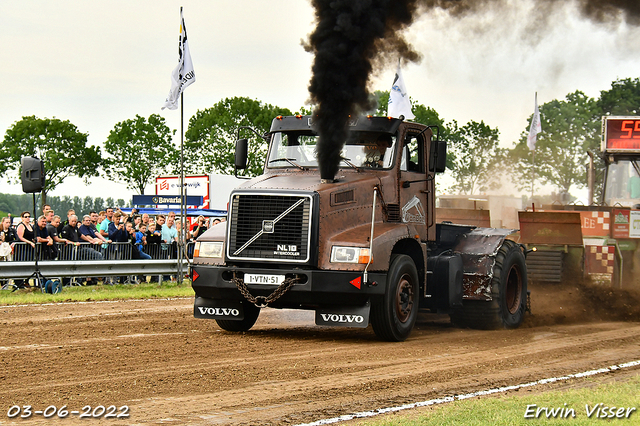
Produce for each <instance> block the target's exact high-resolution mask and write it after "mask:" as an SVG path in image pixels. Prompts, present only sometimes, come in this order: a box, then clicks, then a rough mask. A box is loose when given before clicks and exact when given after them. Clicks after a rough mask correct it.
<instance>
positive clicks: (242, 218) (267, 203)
mask: <svg viewBox="0 0 640 426" xmlns="http://www.w3.org/2000/svg"><path fill="white" fill-rule="evenodd" d="M229 222H230V223H229V244H228V249H227V256H228V257H229V259H238V260H265V261H283V260H285V261H289V262H307V261H308V260H309V245H310V244H309V239H310V236H311V232H310V231H311V197H310V196H308V195H280V194H274V195H268V194H243V193H235V194H234V195H233V196H232V198H231V215H230V218H229Z"/></svg>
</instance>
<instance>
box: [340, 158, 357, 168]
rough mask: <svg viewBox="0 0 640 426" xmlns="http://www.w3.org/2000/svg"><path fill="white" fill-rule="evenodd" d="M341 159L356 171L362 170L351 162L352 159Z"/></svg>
mask: <svg viewBox="0 0 640 426" xmlns="http://www.w3.org/2000/svg"><path fill="white" fill-rule="evenodd" d="M340 159H341V160H342V161H344V162H345V163H347V164H348V165H349V166H351V167H353V168H354V169H356V170H360V167H358V166H356V165H355V164H353V163H352V162H351V158H345V157H340Z"/></svg>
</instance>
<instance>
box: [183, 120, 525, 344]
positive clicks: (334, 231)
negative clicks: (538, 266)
mask: <svg viewBox="0 0 640 426" xmlns="http://www.w3.org/2000/svg"><path fill="white" fill-rule="evenodd" d="M347 135H348V136H347V137H346V140H345V141H344V144H343V146H342V148H341V149H340V152H339V161H340V165H339V168H338V172H337V174H336V175H335V177H334V179H330V180H327V179H321V178H320V174H319V171H318V156H317V154H316V153H317V147H318V144H321V143H322V140H321V137H320V136H319V135H318V133H317V132H316V130H315V129H314V123H313V117H311V116H300V115H298V116H286V117H285V116H279V117H276V118H275V119H274V120H273V123H272V126H271V129H270V132H269V133H268V135H267V137H266V139H267V140H268V141H269V150H268V154H267V158H266V161H265V166H264V173H263V174H262V175H260V176H258V177H256V178H253V179H251V180H248V181H247V182H246V183H244V184H242V185H241V186H240V187H238V188H236V189H235V190H234V191H233V192H232V193H231V196H230V200H229V213H228V220H227V222H226V225H217V226H214V227H212V228H211V229H209V230H208V231H207V232H206V233H205V234H204V235H202V236H201V237H200V238H199V239H198V241H197V242H196V247H195V254H194V261H193V268H192V274H193V276H192V280H193V288H194V291H195V293H196V298H195V303H194V315H195V316H196V317H198V318H209V319H215V320H216V321H217V323H218V325H219V326H220V327H221V328H223V329H225V330H229V331H245V330H248V329H249V328H251V327H252V326H253V324H254V323H255V321H256V319H257V317H258V314H259V311H260V309H261V308H263V307H266V306H269V307H272V308H293V309H308V310H314V311H315V313H316V317H315V318H316V324H318V325H325V326H347V327H362V328H364V327H367V326H368V325H369V324H371V325H372V327H373V330H374V332H375V333H376V334H377V335H378V336H379V337H380V338H382V339H384V340H391V341H400V340H404V339H406V338H407V337H408V335H409V334H410V332H411V330H412V328H413V325H414V323H415V319H416V316H417V313H418V310H420V309H425V310H430V311H432V312H447V313H451V314H452V315H453V316H454V318H458V320H459V322H465V321H466V322H469V323H475V322H476V321H475V320H474V319H473V318H472V317H474V315H475V314H474V315H472V317H469V316H468V315H466V314H465V312H467V310H465V309H463V305H464V303H463V298H464V297H465V294H466V295H467V298H468V299H469V301H468V304H469V306H472V305H474V302H476V301H478V302H482V303H485V307H488V306H489V305H492V303H490V302H491V301H495V300H496V299H500V298H502V300H503V305H505V306H506V305H507V304H509V306H507V307H501V308H500V309H499V310H500V313H499V315H500V316H501V317H500V319H499V322H500V324H501V325H509V326H517V325H519V323H520V322H521V321H522V318H521V317H522V315H523V314H524V312H523V310H524V306H525V299H526V269H525V266H524V255H523V252H522V250H521V249H520V248H519V247H518V246H517V245H516V244H515V243H511V242H507V243H505V237H506V235H508V234H509V233H511V232H512V231H513V230H509V231H503V230H488V229H484V228H482V229H481V228H478V229H476V228H475V227H470V226H456V225H453V224H436V223H435V175H436V173H437V172H441V171H444V165H445V160H446V144H445V143H444V142H443V141H439V140H437V139H435V140H434V139H432V136H433V133H432V130H431V128H430V127H428V126H424V125H422V124H418V123H411V122H405V121H403V120H400V119H395V118H387V117H371V116H367V117H358V118H354V119H352V120H350V121H349V123H348V132H347ZM245 144H246V141H239V142H238V149H237V151H236V165H237V166H239V167H240V168H241V167H243V164H245V162H246V160H244V159H243V157H246V145H245ZM505 246H506V248H505ZM500 250H502V252H504V253H502V252H500ZM518 253H519V254H518ZM505 256H507V257H509V259H508V265H506V267H508V268H509V273H508V274H503V275H505V276H507V277H510V279H511V281H510V282H511V283H512V285H511V288H510V293H509V295H506V293H505V295H503V296H500V294H497V295H494V294H493V293H494V290H498V287H499V286H498V285H497V284H496V285H495V286H494V285H493V284H492V281H493V280H494V275H495V274H494V271H493V267H494V264H495V263H496V260H497V259H498V258H499V257H500V258H501V259H502V258H504V257H505ZM503 260H504V259H502V260H501V265H500V266H499V267H502V263H504V262H503ZM465 263H466V266H465ZM514 265H515V266H514ZM505 280H508V278H505ZM465 286H466V288H465ZM506 286H507V284H505V285H504V286H503V287H505V289H503V292H506V291H507V290H506ZM493 287H495V289H493V290H492V288H493ZM467 293H468V294H467ZM508 298H510V302H508V303H507V302H504V300H506V299H508ZM494 308H495V306H494ZM470 309H471V310H472V311H473V309H472V308H470ZM481 310H482V309H481ZM505 312H506V313H505ZM467 313H468V312H467ZM491 315H493V316H491ZM489 317H491V318H489ZM505 318H506V319H505ZM495 320H496V315H495V314H490V315H488V316H487V321H485V323H486V324H489V323H491V324H493V323H495ZM505 321H506V324H505ZM480 323H482V321H481V322H480Z"/></svg>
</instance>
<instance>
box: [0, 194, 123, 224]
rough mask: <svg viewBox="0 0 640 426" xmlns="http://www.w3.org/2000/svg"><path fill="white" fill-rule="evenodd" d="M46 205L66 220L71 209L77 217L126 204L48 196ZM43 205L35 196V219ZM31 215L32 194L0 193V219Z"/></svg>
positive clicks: (86, 198) (108, 200)
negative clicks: (10, 216)
mask: <svg viewBox="0 0 640 426" xmlns="http://www.w3.org/2000/svg"><path fill="white" fill-rule="evenodd" d="M46 203H47V204H49V205H50V206H51V208H52V209H53V211H55V213H56V214H57V215H58V216H60V217H61V218H62V220H66V218H67V211H69V210H70V209H73V210H74V211H75V212H76V214H77V215H78V217H82V215H84V214H88V213H89V212H91V211H95V212H99V211H101V210H106V208H107V207H125V206H126V205H127V203H126V202H125V200H123V199H117V200H114V199H113V198H111V197H108V198H106V199H104V198H101V197H95V198H93V197H84V198H81V197H78V196H75V197H69V196H66V195H65V196H62V197H58V196H50V197H48V198H47V201H46ZM43 205H44V203H43V202H42V199H41V198H40V197H39V196H38V195H36V217H37V216H39V215H40V214H42V207H43ZM25 211H27V212H31V213H33V195H32V194H19V195H16V194H2V193H0V217H5V216H7V214H11V215H12V216H13V217H19V216H20V215H21V214H22V212H25Z"/></svg>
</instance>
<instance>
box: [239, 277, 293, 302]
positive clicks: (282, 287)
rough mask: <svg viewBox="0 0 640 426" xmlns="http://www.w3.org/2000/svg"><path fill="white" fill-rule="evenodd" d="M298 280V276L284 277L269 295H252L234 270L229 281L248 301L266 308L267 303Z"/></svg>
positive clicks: (279, 295)
mask: <svg viewBox="0 0 640 426" xmlns="http://www.w3.org/2000/svg"><path fill="white" fill-rule="evenodd" d="M298 281H299V279H298V277H296V278H285V280H284V281H283V282H282V284H280V285H279V286H278V288H276V289H275V290H273V293H271V294H270V295H268V296H266V297H265V296H257V297H254V296H253V295H252V294H251V292H249V288H248V287H247V285H246V284H245V283H244V280H243V279H242V278H238V277H236V274H235V272H234V273H233V278H232V279H231V282H232V283H234V284H235V285H236V287H238V290H240V293H242V295H243V296H244V298H245V299H247V300H248V301H249V302H250V303H253V304H254V305H256V306H257V307H258V308H266V307H267V306H268V305H269V303H272V302H275V301H276V300H278V299H279V298H280V297H282V296H283V295H284V294H285V293H286V292H287V291H289V289H290V288H291V287H293V285H294V284H295V283H297V282H298Z"/></svg>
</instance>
